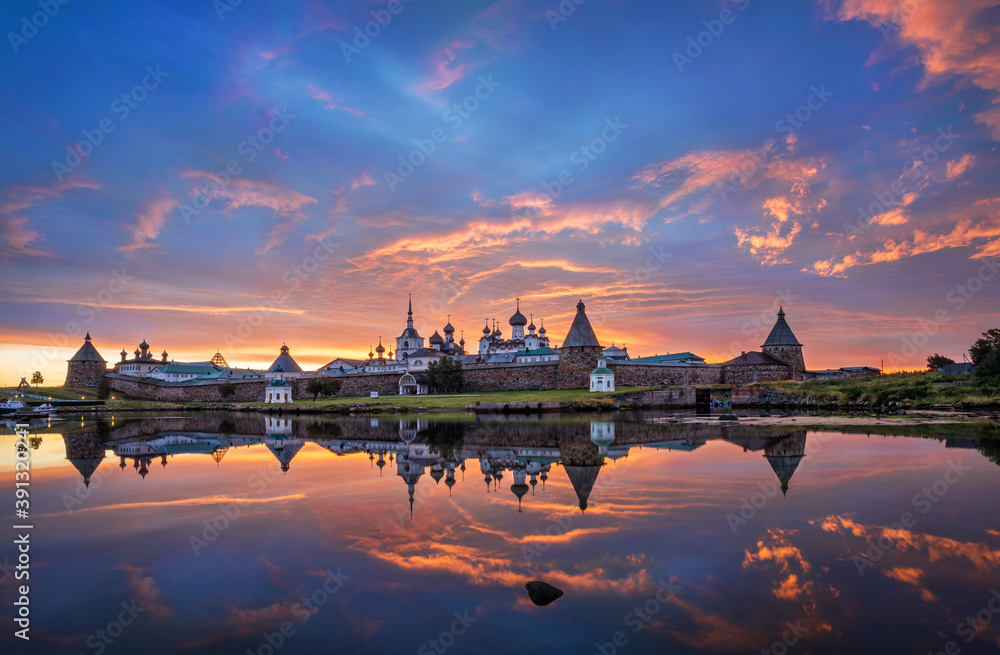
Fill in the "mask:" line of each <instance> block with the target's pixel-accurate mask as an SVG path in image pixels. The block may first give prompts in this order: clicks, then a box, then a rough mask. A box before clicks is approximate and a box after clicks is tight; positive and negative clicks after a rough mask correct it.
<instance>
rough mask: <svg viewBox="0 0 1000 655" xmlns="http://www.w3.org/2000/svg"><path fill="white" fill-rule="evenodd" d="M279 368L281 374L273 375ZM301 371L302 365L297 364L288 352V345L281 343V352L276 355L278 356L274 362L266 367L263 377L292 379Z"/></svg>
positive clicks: (300, 373)
mask: <svg viewBox="0 0 1000 655" xmlns="http://www.w3.org/2000/svg"><path fill="white" fill-rule="evenodd" d="M279 369H280V372H281V375H280V376H275V375H274V374H275V373H276V372H278V371H279ZM302 372H303V371H302V367H301V366H299V365H298V363H297V362H296V361H295V359H294V358H292V356H291V355H290V354H288V346H286V345H285V344H281V353H280V354H279V355H278V358H277V359H275V360H274V363H273V364H271V366H270V368H268V369H267V374H266V375H265V377H266V378H267V379H268V380H274V379H280V380H294V379H295V378H297V377H299V376H300V375H302Z"/></svg>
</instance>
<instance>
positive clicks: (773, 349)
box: [761, 346, 806, 380]
mask: <svg viewBox="0 0 1000 655" xmlns="http://www.w3.org/2000/svg"><path fill="white" fill-rule="evenodd" d="M761 350H762V351H764V352H765V353H767V354H768V355H770V356H771V357H774V358H776V359H778V360H779V361H781V362H784V363H785V364H787V365H788V369H789V371H788V375H789V376H790V377H787V378H781V379H785V380H789V379H791V380H802V379H804V375H805V372H806V362H805V360H804V359H803V358H802V346H762V347H761Z"/></svg>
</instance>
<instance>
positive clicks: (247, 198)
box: [181, 171, 316, 254]
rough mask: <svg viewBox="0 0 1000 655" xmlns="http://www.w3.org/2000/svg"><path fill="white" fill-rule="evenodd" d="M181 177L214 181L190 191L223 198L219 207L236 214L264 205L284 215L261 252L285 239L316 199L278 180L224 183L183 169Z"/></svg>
mask: <svg viewBox="0 0 1000 655" xmlns="http://www.w3.org/2000/svg"><path fill="white" fill-rule="evenodd" d="M181 177H183V178H193V179H199V178H200V179H203V180H208V181H210V182H214V184H213V185H212V186H211V187H208V188H206V187H205V186H204V185H202V184H196V185H195V186H193V187H192V188H191V189H190V190H189V191H188V193H189V194H190V195H191V197H197V196H198V195H204V196H205V197H207V198H208V199H209V200H211V201H217V202H220V203H221V206H220V207H219V211H220V212H222V213H224V214H232V213H233V212H235V211H236V210H238V209H241V208H245V207H264V208H267V209H270V210H271V211H272V212H274V213H275V214H276V215H278V216H279V217H281V221H279V222H278V224H277V225H275V226H274V227H273V228H272V229H271V232H270V233H269V234H268V236H267V239H266V241H265V243H264V245H262V246H261V247H260V248H258V249H257V253H258V254H263V253H266V252H267V251H268V250H270V249H272V248H274V247H276V246H279V245H281V244H282V243H284V242H285V239H286V238H287V237H288V235H289V234H291V233H292V231H293V230H294V229H295V226H296V225H297V224H298V223H300V222H301V221H302V220H303V219H304V218H305V213H304V212H303V208H304V207H305V206H307V205H311V204H315V203H316V199H315V198H313V197H311V196H307V195H305V194H304V193H300V192H298V191H296V190H295V189H291V188H289V187H286V186H284V185H282V184H280V183H278V182H271V181H264V180H247V179H239V178H237V179H233V180H230V181H229V182H228V183H223V181H222V180H221V179H220V178H218V177H216V176H215V175H214V174H212V173H204V172H199V171H183V172H181Z"/></svg>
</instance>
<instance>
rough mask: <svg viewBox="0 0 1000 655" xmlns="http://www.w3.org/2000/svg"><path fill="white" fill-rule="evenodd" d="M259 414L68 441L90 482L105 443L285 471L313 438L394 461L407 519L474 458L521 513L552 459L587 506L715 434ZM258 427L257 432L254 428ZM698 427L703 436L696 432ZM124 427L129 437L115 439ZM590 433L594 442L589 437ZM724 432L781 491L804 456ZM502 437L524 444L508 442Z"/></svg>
mask: <svg viewBox="0 0 1000 655" xmlns="http://www.w3.org/2000/svg"><path fill="white" fill-rule="evenodd" d="M255 418H256V421H254V420H253V418H249V419H244V420H243V421H241V425H240V426H239V428H237V426H236V425H235V424H233V423H232V422H231V421H226V422H223V423H222V424H220V429H222V430H226V431H225V432H216V433H203V432H196V431H185V430H182V429H178V428H176V427H168V425H169V426H174V425H177V423H178V422H177V419H168V420H166V421H159V420H156V419H152V420H146V421H141V422H139V424H138V425H136V424H129V425H124V426H121V427H119V428H113V429H104V430H96V431H94V432H92V433H76V434H71V435H67V436H66V437H65V444H66V457H67V459H69V461H70V462H72V463H73V465H74V466H75V467H76V469H77V470H78V471H79V472H80V475H81V476H82V477H83V482H84V484H85V485H86V486H88V487H89V485H90V480H91V478H92V476H93V475H94V473H95V471H96V470H97V469H98V467H99V466H100V464H101V462H102V461H103V459H104V457H105V448H106V446H110V447H111V452H112V453H113V455H114V457H117V458H118V459H119V464H118V466H119V467H120V468H121V469H122V470H125V469H126V468H127V467H128V466H129V465H131V468H133V469H134V470H135V472H136V473H137V474H138V475H139V476H140V477H142V478H143V479H145V478H146V476H147V475H149V473H150V470H151V468H152V467H153V466H154V463H159V464H160V466H161V469H166V467H167V463H168V459H169V458H171V457H174V456H177V455H207V456H208V457H210V458H211V459H212V460H213V461H214V462H215V463H216V464H219V463H220V462H221V461H222V459H223V458H224V457H225V455H226V453H227V452H228V451H229V450H230V449H236V448H249V447H252V446H260V445H262V446H264V447H266V448H267V450H268V451H269V452H270V453H271V454H272V455H273V456H274V459H276V460H277V463H278V466H279V468H280V470H281V471H282V472H283V473H288V471H289V470H290V468H291V465H292V461H293V460H294V459H295V456H296V455H297V454H298V453H299V452H300V451H301V450H302V448H303V446H305V445H306V444H307V443H312V444H315V445H317V446H319V447H321V448H324V449H325V450H328V451H330V452H331V453H333V454H335V455H340V456H343V455H350V454H364V455H367V456H368V460H369V461H370V462H371V463H372V466H377V467H378V472H379V476H382V474H383V468H384V467H385V466H386V465H387V464H389V465H391V464H393V462H395V465H396V475H397V476H399V477H400V478H401V479H402V481H403V483H404V484H405V485H406V491H407V495H408V501H409V506H410V510H411V515H412V509H413V504H414V498H415V493H416V487H417V484H418V483H419V481H420V478H421V477H422V476H423V475H425V474H428V475H429V476H430V478H431V479H432V480H434V482H435V483H440V482H441V481H442V479H443V480H444V482H445V485H446V486H447V487H448V489H449V492H450V491H451V489H452V488H453V487H454V486H455V485H456V484H457V480H456V477H455V472H456V471H460V472H461V473H462V476H461V477H462V480H463V481H464V479H465V475H464V473H465V471H466V469H467V460H477V461H478V462H479V469H480V473H481V475H482V476H483V480H484V482H485V484H486V491H487V493H496V492H500V491H501V490H502V489H503V485H504V484H505V483H503V481H504V479H505V477H507V476H509V478H510V479H511V480H512V484H511V485H510V487H509V491H510V493H512V494H513V495H514V496H515V497H516V498H517V503H518V511H519V512H520V511H522V509H523V506H522V501H523V499H524V498H525V496H528V494H529V492H530V493H531V494H532V495H534V489H535V487H536V486H537V485H538V484H539V482H541V484H542V489H543V490H544V488H545V481H546V480H548V477H549V474H550V472H551V470H552V465H553V464H559V465H561V468H562V470H563V471H565V473H566V476H567V477H568V479H569V482H570V484H571V485H572V487H573V490H574V492H575V493H576V497H577V501H578V507H579V509H580V511H581V512H582V511H586V509H587V501H588V498H589V496H590V494H591V492H592V490H593V489H594V487H595V485H596V484H597V480H598V476H599V475H600V472H601V468H602V467H603V466H605V465H606V464H608V463H609V462H611V463H613V462H615V461H616V460H618V459H621V458H627V457H628V455H629V451H630V449H631V448H635V447H644V448H652V449H657V450H666V451H680V452H691V451H694V450H695V449H697V448H700V447H701V446H703V445H705V443H706V440H707V439H708V438H709V437H710V433H711V432H712V431H711V430H709V429H706V428H704V427H701V428H700V429H694V428H692V429H688V430H684V431H683V432H684V434H683V436H672V435H673V433H675V432H677V431H676V430H673V431H671V430H666V429H663V428H659V429H656V428H653V429H652V431H650V428H649V427H648V426H636V425H633V424H628V423H622V424H620V425H618V426H617V428H616V424H615V423H614V422H612V421H590V422H589V423H581V424H578V425H572V426H567V425H563V426H559V427H557V428H556V427H551V426H544V425H535V424H530V423H520V424H518V423H505V422H497V421H492V422H488V423H485V424H477V425H464V424H460V423H437V422H434V421H432V420H429V419H414V420H399V421H385V420H384V419H383V420H382V421H381V423H380V421H379V419H371V422H370V423H369V424H368V425H367V428H368V430H367V432H368V433H367V434H366V435H365V436H366V438H365V439H347V438H345V436H344V429H343V428H344V427H347V426H346V425H344V424H338V423H312V422H300V421H296V420H293V419H292V418H289V417H282V416H276V415H266V416H262V417H255ZM190 422H191V424H192V427H200V426H197V425H195V424H196V423H200V422H201V421H200V420H198V419H192V420H191V421H190ZM165 424H168V425H165ZM254 429H256V430H257V432H253V430H254ZM356 429H357V426H350V429H349V430H347V431H348V432H351V431H355V430H356ZM616 429H617V435H616ZM237 430H241V431H242V432H238V431H237ZM692 431H694V432H700V433H703V434H692ZM120 433H121V434H127V435H130V436H125V437H119V434H120ZM587 436H589V442H588V441H587V440H585V437H587ZM665 437H669V438H665ZM102 438H103V439H104V441H102ZM719 438H721V439H722V440H723V441H726V442H729V443H732V444H735V445H737V446H739V447H741V448H742V449H743V451H744V452H752V453H757V452H762V453H763V457H764V459H766V460H767V462H768V463H769V464H770V467H771V470H772V471H773V472H774V475H775V476H776V478H777V480H778V483H779V484H780V488H781V491H782V493H783V494H787V493H788V486H789V482H790V481H791V479H792V476H793V475H794V473H795V471H796V469H797V468H798V466H799V463H800V462H801V461H802V458H803V457H804V456H805V452H806V438H807V431H806V430H805V429H797V430H783V431H781V432H779V433H772V434H761V432H760V430H749V431H747V434H739V433H737V432H736V431H735V430H732V429H727V430H726V431H725V436H721V434H720V435H719ZM505 440H510V441H516V442H518V443H517V445H507V444H506V443H505ZM376 458H377V461H376ZM206 459H207V458H206Z"/></svg>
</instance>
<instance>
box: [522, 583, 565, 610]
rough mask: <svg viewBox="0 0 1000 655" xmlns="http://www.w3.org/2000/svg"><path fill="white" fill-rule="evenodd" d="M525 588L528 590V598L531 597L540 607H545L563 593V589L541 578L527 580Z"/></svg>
mask: <svg viewBox="0 0 1000 655" xmlns="http://www.w3.org/2000/svg"><path fill="white" fill-rule="evenodd" d="M524 588H525V589H527V590H528V598H530V599H531V602H532V603H534V604H535V605H538V606H539V607H544V606H546V605H548V604H549V603H551V602H552V601H554V600H556V599H557V598H559V597H560V596H562V595H563V591H562V589H559V588H557V587H553V586H552V585H550V584H549V583H548V582H542V581H541V580H532V581H531V582H525V583H524Z"/></svg>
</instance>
